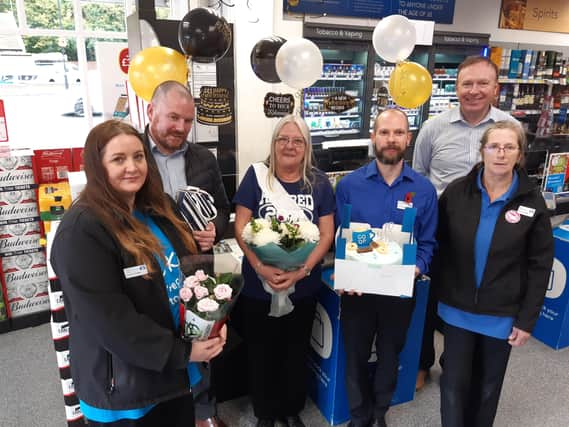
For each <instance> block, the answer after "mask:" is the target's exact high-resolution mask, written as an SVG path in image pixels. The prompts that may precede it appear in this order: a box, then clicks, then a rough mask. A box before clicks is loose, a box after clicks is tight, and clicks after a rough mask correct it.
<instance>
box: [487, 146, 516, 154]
mask: <svg viewBox="0 0 569 427" xmlns="http://www.w3.org/2000/svg"><path fill="white" fill-rule="evenodd" d="M519 149H520V147H518V146H517V145H500V144H487V145H485V146H484V151H486V152H488V153H492V154H497V153H498V152H499V151H504V154H512V153H515V152H516V151H518V150H519Z"/></svg>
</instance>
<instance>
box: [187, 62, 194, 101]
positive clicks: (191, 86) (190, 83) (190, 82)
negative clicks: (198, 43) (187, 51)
mask: <svg viewBox="0 0 569 427" xmlns="http://www.w3.org/2000/svg"><path fill="white" fill-rule="evenodd" d="M186 65H187V69H188V78H187V86H188V89H189V90H190V93H191V94H192V96H194V97H195V96H196V95H195V94H194V79H193V74H192V65H193V61H192V57H191V56H190V55H188V56H186Z"/></svg>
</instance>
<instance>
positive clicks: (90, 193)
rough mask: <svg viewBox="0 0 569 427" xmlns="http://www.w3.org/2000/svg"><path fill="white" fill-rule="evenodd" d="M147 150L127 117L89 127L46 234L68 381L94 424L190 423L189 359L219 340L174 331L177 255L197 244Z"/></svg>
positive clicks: (209, 353)
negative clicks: (64, 325) (65, 199)
mask: <svg viewBox="0 0 569 427" xmlns="http://www.w3.org/2000/svg"><path fill="white" fill-rule="evenodd" d="M148 155H149V153H148V151H147V149H146V148H145V146H144V144H143V143H142V140H141V138H140V136H139V134H138V132H137V131H136V129H134V128H133V127H132V126H130V125H128V124H125V123H122V122H118V121H113V120H110V121H107V122H104V123H101V124H100V125H98V126H96V127H95V128H93V129H92V130H91V132H90V133H89V135H88V136H87V141H86V143H85V149H84V153H83V156H84V162H85V173H86V175H87V184H86V186H85V189H84V190H83V191H82V192H81V194H80V196H79V198H78V200H77V201H76V202H75V203H74V205H73V206H72V208H71V209H70V210H69V211H68V212H67V213H66V214H65V216H64V218H63V220H62V223H61V225H60V226H59V228H58V231H57V234H56V236H55V239H54V242H53V247H52V255H51V262H52V265H53V268H54V270H55V272H56V274H57V276H58V278H59V280H60V281H61V286H62V289H63V295H64V302H65V310H66V312H67V317H68V319H69V327H70V354H71V355H72V357H73V363H72V364H71V370H72V377H73V382H74V385H75V390H76V393H77V396H78V397H79V399H80V404H81V410H82V412H83V414H84V415H85V418H87V420H88V423H89V425H93V426H121V427H123V426H156V425H160V426H172V427H174V426H176V427H177V426H184V427H187V426H193V425H194V413H193V412H194V411H193V400H192V395H191V389H190V384H193V383H195V382H196V381H198V380H199V372H198V371H197V369H195V368H194V365H193V364H191V363H189V362H190V361H194V362H198V361H209V360H210V359H212V358H213V357H215V356H217V355H218V354H219V353H220V352H221V350H222V348H223V345H224V343H225V338H224V337H219V338H214V339H211V340H206V341H201V342H193V343H192V342H186V341H184V340H182V339H181V338H180V332H179V296H178V292H179V288H180V287H181V286H182V283H181V282H182V280H181V278H182V275H181V270H180V264H181V263H180V260H181V259H182V257H185V256H188V255H189V254H191V253H195V252H196V251H197V249H196V245H195V242H194V241H193V239H192V237H191V234H190V232H189V230H188V228H187V226H186V225H185V223H184V222H183V221H181V220H180V219H179V218H178V217H177V215H176V213H175V212H174V208H173V206H174V205H173V203H172V201H171V200H170V199H169V198H168V196H167V195H165V193H164V192H163V191H162V188H161V184H160V176H159V173H158V170H157V168H156V166H155V165H154V163H152V162H147V161H146V159H147V157H148Z"/></svg>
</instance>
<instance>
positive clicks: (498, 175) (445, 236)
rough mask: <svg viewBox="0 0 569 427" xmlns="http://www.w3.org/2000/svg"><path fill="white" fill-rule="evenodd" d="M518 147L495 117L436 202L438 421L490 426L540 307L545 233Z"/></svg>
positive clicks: (540, 204) (546, 265)
mask: <svg viewBox="0 0 569 427" xmlns="http://www.w3.org/2000/svg"><path fill="white" fill-rule="evenodd" d="M525 147H526V143H525V135H524V133H523V130H522V129H521V127H520V126H519V125H518V124H517V123H514V122H509V121H502V122H496V123H495V124H494V125H492V126H490V127H489V128H488V129H487V130H486V132H484V134H483V136H482V140H481V146H480V153H481V155H482V162H481V163H479V164H478V165H476V166H475V167H474V168H473V169H472V171H471V172H470V173H469V174H468V175H467V176H465V177H464V178H460V179H458V180H456V181H454V182H453V183H451V184H450V185H449V186H448V187H447V189H446V190H445V191H444V192H443V194H442V195H441V197H440V200H439V229H438V242H439V253H438V258H437V259H438V262H439V263H440V266H439V268H437V269H436V270H437V271H438V277H437V278H436V279H433V283H435V284H438V286H439V288H438V289H437V291H438V296H439V301H440V302H439V306H438V313H439V316H440V317H441V318H442V320H443V321H444V338H445V341H444V348H445V363H444V367H443V373H442V377H441V416H442V425H443V427H451V426H452V427H461V426H477V427H483V426H491V425H492V424H493V422H494V417H495V415H496V410H497V407H498V400H499V397H500V391H501V388H502V383H503V380H504V375H505V372H506V367H507V364H508V359H509V356H510V350H511V348H512V347H519V346H522V345H524V344H525V343H526V341H527V340H528V339H529V336H530V333H531V331H532V329H533V327H534V325H535V322H536V321H537V318H538V317H539V313H540V309H541V306H542V304H543V299H544V296H545V291H546V287H547V282H548V278H549V274H550V271H551V265H552V261H553V237H552V232H551V225H550V221H549V215H548V213H547V210H546V207H545V202H544V200H543V198H542V196H541V194H540V192H539V190H538V189H537V188H536V187H535V186H534V185H533V184H532V183H531V182H530V180H529V178H528V176H527V174H526V172H525V171H524V170H523V168H522V167H521V164H522V162H523V159H524V152H525Z"/></svg>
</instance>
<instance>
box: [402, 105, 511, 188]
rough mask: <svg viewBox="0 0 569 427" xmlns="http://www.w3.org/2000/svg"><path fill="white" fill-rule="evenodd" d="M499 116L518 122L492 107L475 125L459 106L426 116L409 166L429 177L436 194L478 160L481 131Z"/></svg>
mask: <svg viewBox="0 0 569 427" xmlns="http://www.w3.org/2000/svg"><path fill="white" fill-rule="evenodd" d="M501 120H510V121H514V122H516V123H518V121H517V120H516V119H515V118H513V117H512V116H510V115H509V114H508V113H504V112H503V111H500V110H499V109H497V108H494V107H491V108H490V111H488V114H487V115H486V117H485V118H484V119H483V120H482V121H481V122H480V123H478V124H477V125H475V126H472V125H470V124H469V123H468V122H466V121H465V120H464V119H463V117H462V114H461V112H460V107H454V108H452V109H450V110H449V111H445V112H444V113H442V114H439V115H438V116H436V117H433V118H432V119H429V120H427V121H426V122H425V124H424V125H423V127H422V128H421V130H420V132H419V135H418V136H417V141H416V142H415V151H414V152H413V169H415V170H416V171H417V172H419V173H420V174H421V175H424V176H426V177H427V178H429V180H430V181H431V182H432V183H433V185H434V186H435V188H436V190H437V195H438V196H440V195H441V193H442V192H443V191H444V189H445V188H446V186H447V185H448V184H450V183H451V182H452V181H454V180H455V179H457V178H460V177H463V176H465V175H466V174H467V173H468V172H470V170H471V169H472V168H473V167H474V165H475V164H476V163H478V162H479V161H480V139H481V138H482V134H483V133H484V131H485V130H486V128H488V127H489V126H490V125H492V123H494V122H497V121H501Z"/></svg>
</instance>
